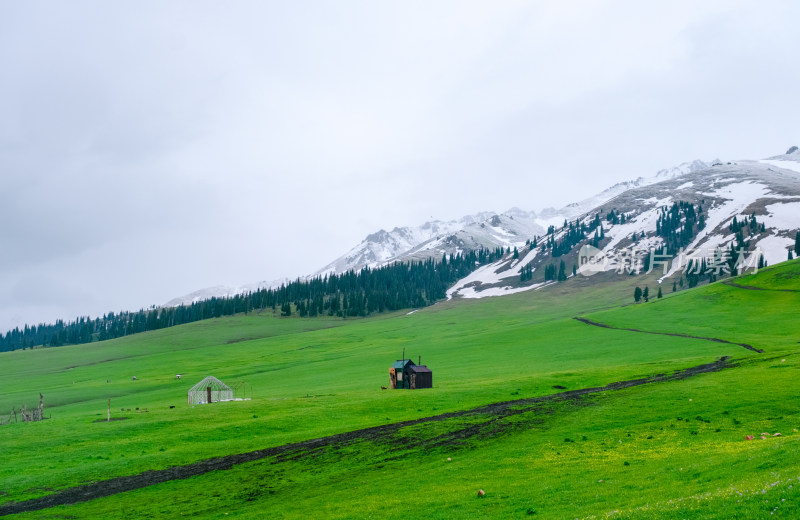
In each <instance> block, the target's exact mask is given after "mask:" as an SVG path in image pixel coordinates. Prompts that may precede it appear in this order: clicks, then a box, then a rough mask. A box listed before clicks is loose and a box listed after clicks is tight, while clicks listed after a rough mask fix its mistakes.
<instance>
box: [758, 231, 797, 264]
mask: <svg viewBox="0 0 800 520" xmlns="http://www.w3.org/2000/svg"><path fill="white" fill-rule="evenodd" d="M756 247H758V248H759V249H761V254H763V255H764V260H766V261H767V263H768V264H769V265H774V264H777V263H779V262H783V261H784V260H787V259H788V254H789V250H790V249H793V248H794V240H793V239H791V238H788V237H782V236H778V235H777V234H773V235H770V236H768V237H766V238H762V239H761V240H759V241H758V244H756Z"/></svg>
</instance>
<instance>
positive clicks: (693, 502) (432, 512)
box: [0, 261, 800, 518]
mask: <svg viewBox="0 0 800 520" xmlns="http://www.w3.org/2000/svg"><path fill="white" fill-rule="evenodd" d="M601 276H604V275H601ZM798 281H800V263H799V262H798V261H795V262H786V263H783V264H779V265H778V266H775V267H772V268H770V269H768V270H764V271H762V272H761V273H759V274H758V275H756V276H753V277H741V278H739V279H737V283H739V284H742V285H748V286H753V287H762V288H764V289H800V287H798V285H799V284H798ZM645 283H649V284H650V287H651V291H652V290H653V288H654V287H655V282H654V280H652V279H650V280H645V279H643V278H642V277H617V276H613V277H612V276H609V277H606V278H605V279H600V280H597V279H594V280H588V279H585V278H580V277H579V278H575V279H572V280H569V281H568V282H566V283H563V284H559V285H558V286H554V287H551V288H547V289H544V290H541V291H534V292H529V293H520V294H517V295H513V296H507V297H502V298H489V299H484V300H479V301H454V302H442V303H440V304H437V305H435V306H433V307H429V308H426V309H421V310H419V311H417V312H414V313H412V314H408V313H406V312H402V313H395V314H390V315H381V316H378V317H374V318H367V319H358V320H341V319H331V318H318V319H298V318H279V317H276V316H273V315H272V314H254V315H248V316H235V317H231V318H223V319H217V320H208V321H204V322H198V323H193V324H189V325H185V326H181V327H175V328H172V329H166V330H161V331H156V332H152V333H145V334H141V335H137V336H131V337H127V338H121V339H118V340H114V341H108V342H103V343H94V344H90V345H81V346H75V347H60V348H54V349H37V350H33V351H30V350H29V351H23V352H19V351H18V352H10V353H4V354H0V366H3V368H5V370H4V386H5V388H6V391H4V392H3V394H2V396H0V414H5V413H6V410H9V411H10V409H11V407H12V406H16V407H17V410H19V405H20V404H22V403H26V404H27V406H29V407H32V406H35V405H36V404H37V403H38V394H39V393H40V392H41V393H42V394H43V395H44V396H45V405H46V415H52V419H48V420H46V421H42V422H39V423H26V424H22V423H17V424H13V423H12V424H9V425H6V426H2V427H0V446H1V447H2V454H3V457H2V462H0V504H2V503H4V502H10V501H21V500H26V499H30V498H34V497H37V496H42V495H47V494H49V493H52V492H53V490H59V489H63V488H68V487H71V486H76V485H79V484H81V483H85V482H93V481H103V480H107V479H110V478H112V477H116V476H121V475H134V474H137V473H141V472H143V471H146V470H153V469H161V468H166V467H169V466H174V465H183V464H188V463H191V462H195V461H198V460H203V459H207V458H210V457H219V456H224V455H230V454H236V453H244V452H248V451H253V450H257V449H263V448H267V447H272V446H280V445H283V444H287V443H292V442H298V441H303V440H307V439H314V438H320V437H325V436H328V435H333V434H338V433H342V432H351V431H353V430H358V429H362V428H368V427H373V426H379V425H386V424H392V423H397V422H400V421H406V420H412V419H419V418H426V417H432V416H436V415H439V414H443V413H447V412H456V411H459V410H470V409H473V408H476V407H478V406H482V405H487V404H490V403H496V402H502V401H509V400H516V399H521V398H529V397H535V396H546V395H549V394H554V393H558V392H562V391H568V390H577V389H581V388H589V387H598V386H603V385H607V384H609V383H612V382H615V381H622V380H630V379H636V378H642V377H646V376H651V375H654V374H665V373H666V374H669V373H671V372H673V371H675V370H679V369H683V368H686V367H691V366H695V365H699V364H702V363H709V362H711V361H714V360H716V359H718V358H720V357H722V356H729V357H730V358H732V359H731V361H730V363H731V366H729V367H728V368H725V369H724V370H721V371H719V372H714V373H707V374H702V375H697V376H694V377H690V378H687V379H681V380H669V381H664V382H657V383H656V382H654V383H649V384H645V385H641V386H636V387H633V388H627V389H624V390H617V391H606V392H600V393H593V394H589V395H586V396H582V397H580V398H575V399H563V400H555V401H548V402H544V403H541V404H540V405H536V406H534V407H532V408H526V409H524V410H523V409H522V408H520V410H519V413H515V414H508V415H500V416H497V415H490V414H484V413H475V414H471V415H466V416H463V415H462V416H456V417H453V418H450V419H446V420H442V421H431V422H422V423H419V424H415V425H410V426H406V427H404V428H400V429H398V430H396V431H393V432H391V433H390V434H388V435H386V436H383V437H380V438H368V439H362V440H359V441H355V442H351V443H344V444H341V445H334V446H331V447H330V448H329V449H326V450H317V451H311V452H309V453H303V452H300V453H298V454H296V455H295V456H293V457H268V458H265V459H262V460H258V461H255V462H249V463H246V464H241V465H237V466H235V467H234V468H232V469H230V470H227V471H214V472H211V473H207V474H204V475H199V476H195V477H192V478H189V479H185V480H177V481H171V482H167V483H163V484H158V485H154V486H150V487H147V488H143V489H140V490H137V491H131V492H126V493H121V494H118V495H114V496H110V497H107V498H102V499H98V500H94V501H91V502H86V503H78V504H74V505H69V506H59V507H55V508H51V509H46V510H42V511H37V512H31V513H23V514H20V515H18V516H19V517H20V518H52V517H56V515H60V517H73V518H97V517H106V518H110V517H126V518H140V517H170V518H171V517H177V516H181V515H185V516H191V517H208V518H212V517H220V518H221V517H227V518H231V517H239V518H263V517H265V516H274V517H278V518H280V517H286V518H300V517H303V518H307V517H309V516H311V517H326V518H368V517H372V518H394V517H398V518H399V517H406V518H408V517H409V516H410V517H412V518H414V517H420V518H422V517H424V518H480V517H498V518H503V517H520V518H521V517H526V518H528V517H534V518H593V517H596V518H605V517H607V516H610V517H613V518H686V517H691V518H732V517H738V518H749V517H761V516H764V515H767V516H770V517H771V518H773V517H776V516H777V517H778V518H796V517H798V516H800V505H799V504H800V492H799V490H800V481H799V480H798V479H800V453H798V449H799V448H800V444H799V443H798V440H800V436H798V435H800V434H798V433H797V432H796V431H795V430H796V429H798V428H800V412H798V403H799V402H800V399H798V397H800V385H798V384H797V381H798V376H800V372H798V370H799V369H800V356H797V352H798V350H800V349H799V347H800V343H798V341H800V337H798V336H800V334H798V332H800V325H798V324H797V320H796V314H797V310H798V309H800V305H799V304H800V293H793V292H787V291H785V290H781V291H776V290H747V289H742V288H738V287H733V286H729V285H725V284H722V283H716V284H712V285H710V286H706V287H700V288H697V289H693V290H687V291H681V292H678V293H665V294H666V297H665V298H663V299H660V300H651V301H650V302H648V303H645V304H639V305H629V303H631V302H632V294H633V287H634V286H635V285H642V286H643V285H644V284H645ZM653 292H655V291H653ZM579 315H580V316H585V317H587V318H590V319H591V320H592V321H595V322H599V323H603V324H606V325H609V326H613V327H618V328H619V329H624V328H635V329H638V330H643V331H652V332H668V333H681V334H689V335H696V336H703V337H713V338H720V339H724V340H727V341H731V342H734V343H748V344H751V345H753V346H754V347H757V348H760V349H763V350H764V353H762V354H758V353H755V352H752V351H749V350H746V349H744V348H742V347H740V346H737V345H734V344H728V343H718V342H713V341H708V340H702V339H692V338H685V337H675V336H666V335H654V334H642V333H639V332H631V331H626V330H615V329H606V328H599V327H594V326H590V325H587V324H584V323H581V322H578V321H576V320H574V319H573V318H574V317H575V316H579ZM404 348H405V349H406V352H407V354H408V355H410V356H412V357H413V358H414V359H415V361H416V357H417V356H418V355H421V356H422V362H423V363H424V364H427V365H428V366H430V367H431V368H432V369H433V371H434V388H433V389H430V390H419V391H413V392H412V391H386V390H381V388H380V387H381V385H384V386H385V385H387V384H388V367H389V365H390V364H391V363H392V362H393V361H394V360H395V359H398V358H399V357H400V355H401V353H402V351H403V349H404ZM175 374H182V379H180V380H177V379H176V378H175ZM209 374H213V375H215V376H217V377H219V378H220V379H222V380H223V381H226V382H229V383H230V382H236V381H246V382H247V383H248V384H249V385H250V386H251V387H252V400H249V401H240V402H230V403H215V404H212V405H199V406H195V407H191V406H189V405H187V404H186V391H187V390H188V388H189V387H191V386H192V385H193V384H194V383H195V382H197V381H199V380H200V379H202V378H203V377H205V376H206V375H209ZM133 376H136V377H137V380H136V381H133V380H132V377H133ZM556 386H557V387H563V388H564V389H566V390H562V389H555V388H554V387H556ZM248 397H250V396H248ZM108 398H111V402H112V417H126V419H125V420H119V421H112V422H94V421H96V420H97V419H102V418H105V416H106V403H107V399H108ZM170 406H174V408H170ZM137 408H138V410H137ZM123 409H124V410H125V411H123ZM128 409H130V410H131V411H128ZM145 410H146V411H145ZM762 432H764V433H770V435H769V437H768V438H765V439H761V435H760V434H761V433H762ZM778 432H780V433H781V435H780V436H773V435H772V434H774V433H778ZM746 435H753V436H754V437H755V439H754V440H752V441H746V440H745V436H746ZM765 437H766V436H765ZM448 459H449V460H448ZM478 489H483V490H485V492H486V494H485V496H483V497H480V498H479V497H478V496H477V490H478ZM770 513H772V514H770Z"/></svg>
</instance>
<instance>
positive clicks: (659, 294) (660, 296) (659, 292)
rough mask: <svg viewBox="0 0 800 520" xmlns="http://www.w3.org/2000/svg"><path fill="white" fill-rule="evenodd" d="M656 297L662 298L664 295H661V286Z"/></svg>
mask: <svg viewBox="0 0 800 520" xmlns="http://www.w3.org/2000/svg"><path fill="white" fill-rule="evenodd" d="M658 297H659V298H663V297H664V295H663V294H661V285H659V286H658Z"/></svg>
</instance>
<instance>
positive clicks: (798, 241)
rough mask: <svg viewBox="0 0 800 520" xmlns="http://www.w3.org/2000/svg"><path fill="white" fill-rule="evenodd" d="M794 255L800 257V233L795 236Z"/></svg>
mask: <svg viewBox="0 0 800 520" xmlns="http://www.w3.org/2000/svg"><path fill="white" fill-rule="evenodd" d="M794 254H795V256H800V231H798V232H797V234H796V235H795V236H794Z"/></svg>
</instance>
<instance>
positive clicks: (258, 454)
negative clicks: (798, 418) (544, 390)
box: [0, 356, 734, 516]
mask: <svg viewBox="0 0 800 520" xmlns="http://www.w3.org/2000/svg"><path fill="white" fill-rule="evenodd" d="M731 366H734V364H733V363H732V362H731V360H730V358H729V357H728V356H725V357H722V358H720V359H718V360H717V361H714V362H713V363H706V364H703V365H698V366H694V367H691V368H686V369H684V370H678V371H675V372H673V373H671V374H656V375H654V376H650V377H645V378H641V379H632V380H629V381H618V382H616V383H611V384H608V385H606V386H601V387H593V388H582V389H579V390H568V391H565V392H560V393H557V394H550V395H545V396H541V397H530V398H526V399H517V400H514V401H505V402H500V403H493V404H489V405H485V406H480V407H478V408H473V409H471V410H463V411H459V412H451V413H445V414H441V415H435V416H433V417H425V418H421V419H414V420H410V421H403V422H399V423H393V424H386V425H383V426H375V427H372V428H365V429H362V430H355V431H352V432H345V433H340V434H337V435H331V436H329V437H322V438H319V439H312V440H308V441H303V442H297V443H292V444H285V445H283V446H275V447H272V448H266V449H263V450H257V451H251V452H248V453H241V454H237V455H228V456H224V457H217V458H212V459H206V460H201V461H199V462H195V463H192V464H188V465H185V466H173V467H170V468H166V469H160V470H152V471H145V472H144V473H140V474H138V475H130V476H127V477H116V478H112V479H109V480H104V481H100V482H94V483H91V484H84V485H81V486H76V487H72V488H67V489H63V490H61V491H57V492H55V493H52V494H50V495H47V496H44V497H40V498H34V499H32V500H26V501H24V502H7V503H5V504H0V516H5V515H13V514H17V513H23V512H28V511H38V510H41V509H46V508H49V507H54V506H61V505H70V504H75V503H78V502H85V501H88V500H94V499H97V498H102V497H107V496H111V495H115V494H117V493H124V492H126V491H133V490H135V489H141V488H144V487H148V486H152V485H154V484H160V483H162V482H168V481H171V480H179V479H185V478H189V477H193V476H196V475H202V474H204V473H208V472H211V471H217V470H226V469H230V468H231V467H233V466H235V465H237V464H243V463H246V462H252V461H255V460H260V459H265V458H268V457H277V461H278V462H280V461H284V460H292V459H297V458H302V457H305V456H308V455H311V454H314V453H319V452H320V451H325V450H327V449H330V448H340V447H342V446H345V445H348V444H352V443H355V442H361V441H372V442H379V443H383V444H390V445H395V444H398V441H397V437H396V436H395V434H396V433H397V432H398V431H399V430H400V429H402V428H405V427H407V426H413V425H418V424H424V423H434V422H438V421H445V420H447V419H453V418H459V417H469V418H470V424H469V425H467V426H459V427H456V428H454V429H453V430H452V431H449V432H448V433H446V434H444V435H437V436H435V437H433V438H431V439H429V440H428V441H427V446H441V445H451V444H457V443H458V442H463V441H464V440H465V439H468V438H470V437H477V436H481V435H483V434H486V428H485V427H486V425H496V424H497V423H499V422H500V421H498V419H502V418H504V417H509V416H513V415H519V414H523V413H526V412H539V411H540V410H542V406H543V405H545V404H546V403H556V402H575V403H577V402H578V401H580V400H581V399H583V398H585V397H586V396H590V395H592V394H598V393H601V392H608V391H612V390H622V389H625V388H631V387H634V386H639V385H644V384H649V383H659V382H664V381H674V380H680V379H686V378H689V377H693V376H696V375H699V374H705V373H709V372H717V371H719V370H722V369H724V368H727V367H731ZM473 419H478V420H473ZM480 421H482V423H480ZM477 423H480V424H477ZM397 447H398V448H399V449H406V448H411V447H414V446H412V445H402V443H400V444H398V446H397Z"/></svg>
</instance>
